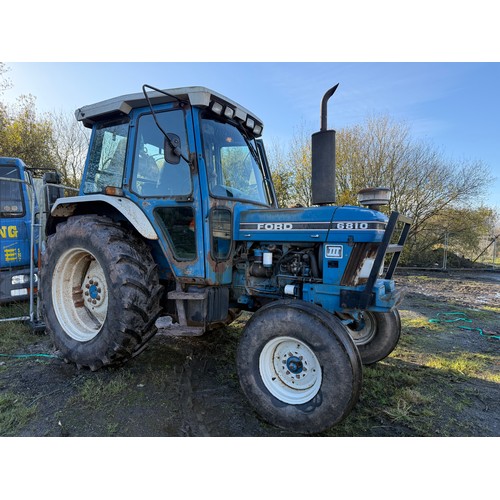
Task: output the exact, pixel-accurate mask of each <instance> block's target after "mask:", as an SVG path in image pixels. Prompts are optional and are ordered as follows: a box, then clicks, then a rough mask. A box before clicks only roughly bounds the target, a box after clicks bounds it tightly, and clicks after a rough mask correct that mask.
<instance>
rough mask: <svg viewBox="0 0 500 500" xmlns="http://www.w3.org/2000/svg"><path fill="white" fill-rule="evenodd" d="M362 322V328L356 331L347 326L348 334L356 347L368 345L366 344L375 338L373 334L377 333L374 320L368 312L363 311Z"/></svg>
mask: <svg viewBox="0 0 500 500" xmlns="http://www.w3.org/2000/svg"><path fill="white" fill-rule="evenodd" d="M363 321H364V325H363V328H360V329H358V330H356V329H354V328H351V325H350V324H347V327H348V328H349V333H350V335H351V337H352V339H353V340H354V343H355V344H356V345H365V344H368V342H370V341H371V340H373V337H375V334H376V333H377V323H376V320H375V318H374V317H373V316H372V315H371V314H370V313H369V312H366V311H365V312H364V313H363Z"/></svg>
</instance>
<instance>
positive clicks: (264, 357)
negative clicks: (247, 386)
mask: <svg viewBox="0 0 500 500" xmlns="http://www.w3.org/2000/svg"><path fill="white" fill-rule="evenodd" d="M259 371H260V376H261V378H262V381H263V382H264V385H265V386H266V388H267V389H268V391H269V392H270V393H271V394H272V395H273V396H274V397H275V398H277V399H279V400H280V401H282V402H283V403H288V404H294V405H300V404H304V403H307V402H308V401H310V400H311V399H312V398H314V396H316V394H317V393H318V391H319V389H320V387H321V366H320V364H319V361H318V358H317V357H316V355H315V354H314V352H313V351H312V350H311V348H310V347H309V346H307V345H306V344H305V343H304V342H302V341H301V340H298V339H296V338H293V337H276V338H274V339H272V340H270V341H269V342H268V343H267V344H266V345H265V346H264V349H262V352H261V353H260V357H259Z"/></svg>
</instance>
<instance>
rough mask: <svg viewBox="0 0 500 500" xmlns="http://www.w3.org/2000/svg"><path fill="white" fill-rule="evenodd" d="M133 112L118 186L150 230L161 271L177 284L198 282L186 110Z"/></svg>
mask: <svg viewBox="0 0 500 500" xmlns="http://www.w3.org/2000/svg"><path fill="white" fill-rule="evenodd" d="M133 113H134V114H133V115H132V117H131V118H132V123H133V127H132V128H131V134H130V137H129V141H130V144H129V148H128V154H127V160H128V164H129V165H131V169H128V175H127V178H126V179H125V182H124V187H125V188H126V189H127V190H129V192H130V198H131V199H133V200H134V201H135V202H136V203H137V204H138V205H139V206H140V207H141V208H142V210H143V211H144V213H145V214H146V216H147V217H148V218H149V220H150V221H151V223H152V224H153V226H154V227H155V229H156V231H157V233H158V235H159V237H160V241H159V243H160V246H161V249H162V250H163V254H164V257H165V258H166V263H165V265H166V267H168V268H169V269H170V271H171V272H172V273H173V274H174V275H175V277H176V278H177V279H178V280H179V281H182V282H186V283H201V282H203V281H204V279H205V259H204V254H203V220H202V213H201V207H200V181H199V175H198V167H197V162H196V155H195V154H193V153H194V151H195V143H194V134H193V126H192V123H193V122H192V117H191V113H192V111H191V108H190V107H189V106H184V107H182V108H181V107H180V106H179V104H178V103H169V104H165V105H163V106H158V107H156V108H155V113H154V115H153V114H152V113H151V110H150V109H149V108H141V109H137V110H135V111H134V112H133ZM162 130H163V131H162ZM164 132H165V133H164ZM165 134H167V136H168V138H166V137H165ZM174 148H177V151H178V153H180V154H175V153H174V152H173V149H174ZM160 267H161V266H160Z"/></svg>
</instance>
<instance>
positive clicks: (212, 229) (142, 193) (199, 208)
mask: <svg viewBox="0 0 500 500" xmlns="http://www.w3.org/2000/svg"><path fill="white" fill-rule="evenodd" d="M76 117H77V119H78V120H81V121H82V123H83V124H84V125H85V126H86V127H91V128H92V131H93V132H92V138H91V143H90V152H89V155H88V159H87V163H86V167H85V172H84V175H83V179H84V182H82V185H81V190H80V195H81V196H86V197H87V199H88V200H89V201H90V199H91V198H88V197H89V196H91V197H92V196H93V197H94V198H95V202H96V203H99V202H100V201H99V199H98V198H96V197H99V196H102V195H110V194H111V195H114V196H116V197H118V199H120V200H122V201H121V205H122V206H128V209H129V211H132V212H136V211H137V210H139V208H135V207H141V208H140V210H142V212H143V214H144V215H145V216H146V218H147V220H148V222H149V224H150V225H151V226H152V228H153V229H154V233H155V234H156V235H160V237H159V238H157V239H153V240H151V246H152V248H153V250H154V252H155V258H156V259H157V261H158V262H159V264H160V269H161V271H162V275H163V277H168V276H170V275H171V274H173V275H174V276H175V277H176V278H177V279H179V280H181V281H185V282H189V283H218V284H223V283H229V282H230V281H231V273H230V272H225V271H228V270H229V269H230V267H231V266H230V262H229V260H230V250H231V246H232V245H231V241H232V239H233V235H232V230H233V221H234V206H235V204H238V205H244V206H246V207H248V208H254V209H258V208H260V209H265V208H271V207H276V197H275V194H274V190H273V187H272V183H271V180H270V179H271V175H270V171H269V167H268V164H267V160H266V156H265V152H264V148H263V145H262V141H261V139H259V137H260V136H261V134H262V129H263V126H262V121H261V120H260V119H258V118H257V117H256V116H255V115H254V114H251V113H250V112H249V111H247V110H246V109H245V108H243V107H242V106H240V105H239V104H237V103H235V102H234V101H231V100H230V99H228V98H226V97H224V96H222V95H220V94H218V93H216V92H213V91H211V90H209V89H206V88H204V87H188V88H180V89H171V90H168V92H166V91H158V90H155V91H153V92H149V93H148V94H146V93H144V94H132V95H127V96H121V97H118V98H115V99H111V100H108V101H104V102H101V103H97V104H93V105H90V106H84V107H82V108H80V109H78V110H77V112H76ZM130 202H131V203H133V204H134V205H135V207H132V204H131V203H130ZM70 203H71V200H64V205H65V206H68V204H70ZM119 208H121V207H119ZM102 209H103V210H107V209H108V207H105V206H104V205H102ZM56 214H57V211H56ZM205 255H206V256H209V258H208V259H205Z"/></svg>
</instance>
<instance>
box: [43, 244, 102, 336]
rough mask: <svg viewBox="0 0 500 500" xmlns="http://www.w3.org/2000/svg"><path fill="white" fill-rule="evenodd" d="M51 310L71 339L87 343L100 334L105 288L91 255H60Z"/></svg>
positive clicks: (81, 252)
mask: <svg viewBox="0 0 500 500" xmlns="http://www.w3.org/2000/svg"><path fill="white" fill-rule="evenodd" d="M52 306H53V309H54V312H55V314H56V317H57V320H58V321H59V324H60V325H61V327H62V328H63V330H64V331H65V332H66V334H67V335H69V336H70V337H71V338H72V339H74V340H77V341H79V342H88V341H89V340H92V339H93V338H94V337H95V336H96V335H97V334H98V333H99V332H100V331H101V328H102V325H103V324H104V321H105V320H106V316H107V312H108V285H107V281H106V278H105V276H104V272H103V270H102V267H101V265H100V264H99V262H98V261H97V259H96V258H95V257H94V255H92V254H91V253H90V252H88V251H87V250H84V249H82V248H72V249H71V250H68V251H67V252H65V253H64V254H63V255H61V257H60V258H59V261H58V262H57V265H56V266H55V269H54V274H53V276H52Z"/></svg>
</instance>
